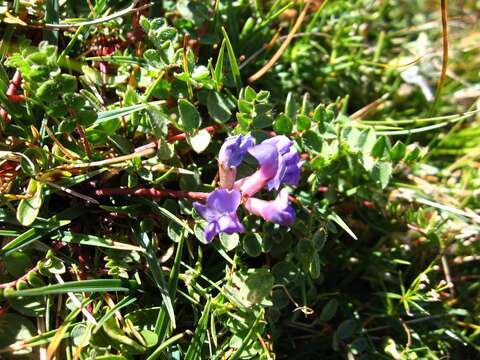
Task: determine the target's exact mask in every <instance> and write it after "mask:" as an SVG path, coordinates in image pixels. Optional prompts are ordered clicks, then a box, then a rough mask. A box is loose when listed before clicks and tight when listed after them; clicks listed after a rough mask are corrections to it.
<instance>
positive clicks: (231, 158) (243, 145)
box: [218, 134, 253, 168]
mask: <svg viewBox="0 0 480 360" xmlns="http://www.w3.org/2000/svg"><path fill="white" fill-rule="evenodd" d="M252 146H253V138H252V137H251V135H250V134H247V135H236V136H230V137H228V138H227V139H226V140H225V142H224V143H223V145H222V147H221V148H220V152H219V153H218V161H219V163H220V164H222V165H223V166H225V167H227V168H230V167H237V166H238V165H240V163H241V162H242V160H243V158H244V157H245V154H246V153H247V150H248V149H249V148H251V147H252Z"/></svg>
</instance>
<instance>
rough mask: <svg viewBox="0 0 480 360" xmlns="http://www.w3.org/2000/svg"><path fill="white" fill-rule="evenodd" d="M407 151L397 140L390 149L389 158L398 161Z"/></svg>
mask: <svg viewBox="0 0 480 360" xmlns="http://www.w3.org/2000/svg"><path fill="white" fill-rule="evenodd" d="M406 153H407V147H406V146H405V144H404V143H403V142H401V141H397V142H396V143H395V145H393V147H392V148H391V149H390V159H391V160H392V161H393V162H399V161H400V160H402V159H403V158H404V157H405V154H406Z"/></svg>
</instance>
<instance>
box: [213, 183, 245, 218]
mask: <svg viewBox="0 0 480 360" xmlns="http://www.w3.org/2000/svg"><path fill="white" fill-rule="evenodd" d="M241 199H242V195H241V194H240V192H239V191H238V190H228V189H217V190H215V191H213V192H211V193H210V195H208V198H207V207H208V208H211V209H212V210H213V211H215V212H216V213H217V214H218V216H220V215H222V214H226V213H234V212H236V211H237V209H238V206H239V205H240V201H241Z"/></svg>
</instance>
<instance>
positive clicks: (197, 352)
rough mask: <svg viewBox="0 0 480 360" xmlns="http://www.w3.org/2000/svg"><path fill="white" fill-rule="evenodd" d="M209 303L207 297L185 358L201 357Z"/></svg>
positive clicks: (208, 314)
mask: <svg viewBox="0 0 480 360" xmlns="http://www.w3.org/2000/svg"><path fill="white" fill-rule="evenodd" d="M210 305H211V299H210V298H209V299H208V300H207V303H206V304H205V308H204V310H203V312H202V316H201V317H200V320H198V324H197V328H196V329H195V334H194V335H193V339H192V342H191V343H190V346H189V347H188V350H187V354H186V355H185V360H197V359H201V358H202V347H203V343H204V341H205V337H206V335H207V325H208V319H209V318H210Z"/></svg>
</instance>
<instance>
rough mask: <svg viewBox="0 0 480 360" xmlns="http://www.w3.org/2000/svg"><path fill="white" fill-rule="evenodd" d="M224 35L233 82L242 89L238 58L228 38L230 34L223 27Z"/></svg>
mask: <svg viewBox="0 0 480 360" xmlns="http://www.w3.org/2000/svg"><path fill="white" fill-rule="evenodd" d="M222 33H223V37H224V39H225V42H226V46H227V54H228V61H229V62H230V69H231V70H232V75H233V81H234V82H235V86H236V88H237V89H240V87H241V86H242V78H241V77H240V68H239V67H238V63H237V57H236V56H235V52H234V51H233V47H232V43H231V42H230V39H229V38H228V34H227V32H226V31H225V28H224V27H222Z"/></svg>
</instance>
